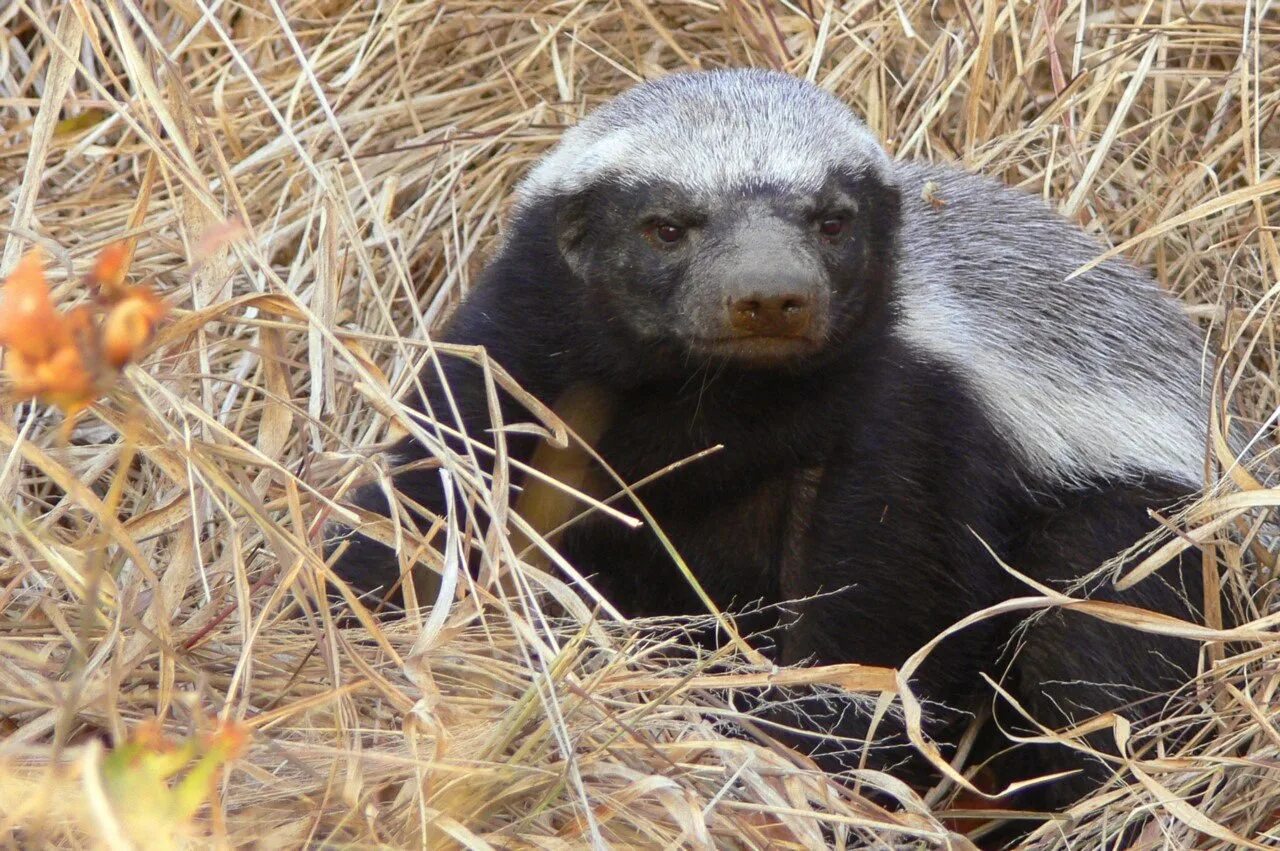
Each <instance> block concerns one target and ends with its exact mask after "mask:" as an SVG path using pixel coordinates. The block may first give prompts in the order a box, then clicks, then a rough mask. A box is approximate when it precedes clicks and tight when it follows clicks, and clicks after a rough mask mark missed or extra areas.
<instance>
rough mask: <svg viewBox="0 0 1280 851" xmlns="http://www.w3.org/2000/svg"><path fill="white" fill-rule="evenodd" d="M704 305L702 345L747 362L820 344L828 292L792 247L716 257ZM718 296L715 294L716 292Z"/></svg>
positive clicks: (819, 274) (818, 271) (815, 269)
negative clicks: (719, 258)
mask: <svg viewBox="0 0 1280 851" xmlns="http://www.w3.org/2000/svg"><path fill="white" fill-rule="evenodd" d="M713 277H714V279H716V280H715V285H714V286H712V287H709V288H708V290H709V291H710V292H708V296H710V298H708V302H710V303H707V304H704V307H703V310H701V311H699V312H701V313H702V314H703V316H704V317H705V318H704V321H703V333H702V335H701V336H702V337H703V340H702V342H703V343H704V344H705V346H704V347H706V348H710V349H712V350H714V351H715V352H716V353H718V354H721V355H727V356H729V357H733V358H737V359H741V360H748V361H782V360H786V359H789V358H793V357H798V356H802V355H805V354H808V353H811V352H813V351H814V350H816V349H818V348H820V347H821V345H822V342H823V340H824V339H825V337H826V332H827V323H828V318H827V314H828V312H829V304H830V293H829V291H828V284H827V280H826V276H825V275H824V274H823V270H822V268H821V266H820V265H819V264H818V263H816V262H814V261H813V260H811V259H810V258H809V257H807V256H805V254H804V252H802V251H798V250H795V248H794V247H792V246H786V245H777V244H772V245H771V244H769V241H768V240H765V241H763V244H761V245H758V246H753V247H750V248H746V249H745V250H739V251H735V252H733V253H732V255H730V256H728V257H724V256H722V257H721V262H720V263H719V264H718V268H717V269H716V271H715V273H713ZM717 296H718V297H717Z"/></svg>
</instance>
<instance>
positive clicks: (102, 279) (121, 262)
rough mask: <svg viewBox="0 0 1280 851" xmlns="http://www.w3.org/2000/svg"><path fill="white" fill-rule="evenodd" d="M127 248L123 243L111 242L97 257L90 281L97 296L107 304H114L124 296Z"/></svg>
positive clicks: (127, 258) (127, 257)
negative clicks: (95, 287)
mask: <svg viewBox="0 0 1280 851" xmlns="http://www.w3.org/2000/svg"><path fill="white" fill-rule="evenodd" d="M128 260H129V247H128V245H127V244H126V243H124V242H113V243H111V244H110V245H108V246H107V247H106V248H104V249H102V253H101V254H99V255H98V262H97V263H95V264H94V267H93V273H92V275H90V280H91V281H92V282H93V284H95V285H96V286H97V288H98V296H99V298H101V299H102V300H103V301H105V302H107V303H114V302H116V301H119V300H120V299H122V298H124V297H125V295H126V292H125V286H124V276H125V273H126V272H128V266H127V265H126V264H127V263H128Z"/></svg>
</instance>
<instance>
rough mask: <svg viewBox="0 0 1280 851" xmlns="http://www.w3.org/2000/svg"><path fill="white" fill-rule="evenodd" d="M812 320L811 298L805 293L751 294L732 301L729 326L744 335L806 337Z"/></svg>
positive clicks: (738, 333) (730, 303) (736, 332)
mask: <svg viewBox="0 0 1280 851" xmlns="http://www.w3.org/2000/svg"><path fill="white" fill-rule="evenodd" d="M812 321H813V310H812V307H811V301H810V299H809V298H808V297H807V296H805V295H804V294H802V293H795V292H791V293H781V294H778V295H763V294H760V295H750V296H747V297H745V298H739V299H732V300H730V302H729V326H730V327H731V328H732V329H733V331H734V333H735V334H737V335H739V336H744V337H748V336H749V337H803V336H805V335H806V334H807V333H808V331H809V326H810V324H811V323H812Z"/></svg>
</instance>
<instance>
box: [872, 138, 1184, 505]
mask: <svg viewBox="0 0 1280 851" xmlns="http://www.w3.org/2000/svg"><path fill="white" fill-rule="evenodd" d="M895 178H896V182H897V184H898V187H899V190H900V191H901V193H902V204H903V209H902V228H901V230H900V232H899V246H900V252H899V259H898V293H899V298H900V300H901V310H902V315H901V323H900V325H899V328H900V333H901V334H902V336H903V337H904V338H905V339H906V340H908V341H909V342H910V343H911V344H912V345H914V346H916V347H919V348H921V349H924V350H926V351H928V352H930V353H932V354H934V355H935V356H937V357H940V358H942V359H943V360H945V361H946V362H948V363H950V364H952V365H953V366H955V367H956V368H957V369H959V370H960V371H961V372H962V373H963V374H964V375H966V376H967V377H968V378H969V380H970V381H971V382H972V384H973V385H974V387H975V388H976V389H977V391H978V393H979V395H980V396H981V397H982V401H983V403H984V405H985V407H986V409H987V411H988V413H989V415H990V416H991V417H992V419H993V420H995V422H996V425H997V426H998V427H999V428H1000V430H1001V431H1002V432H1003V433H1004V435H1005V437H1006V438H1007V439H1009V440H1010V441H1011V442H1013V443H1014V445H1015V446H1017V447H1018V449H1020V450H1021V452H1022V454H1023V455H1024V457H1025V458H1026V460H1027V461H1028V462H1029V463H1030V464H1031V465H1032V467H1033V469H1036V470H1039V471H1041V472H1042V473H1045V474H1048V475H1050V476H1052V477H1054V478H1058V479H1062V480H1067V481H1071V480H1077V479H1081V478H1085V477H1096V476H1099V475H1102V476H1116V477H1126V478H1131V477H1134V476H1139V475H1142V474H1143V473H1144V472H1153V473H1160V474H1163V475H1166V476H1172V477H1174V478H1177V479H1181V480H1183V481H1187V482H1192V483H1194V482H1198V481H1200V479H1201V478H1203V473H1202V470H1203V466H1204V464H1203V458H1204V452H1205V425H1206V423H1207V420H1208V406H1207V402H1202V401H1201V393H1200V387H1201V378H1200V339H1199V334H1198V332H1197V331H1196V330H1195V328H1194V327H1193V326H1192V325H1191V323H1190V322H1189V321H1188V320H1187V318H1186V317H1185V315H1184V314H1183V312H1182V310H1181V307H1180V306H1179V305H1178V303H1177V302H1175V301H1174V300H1173V299H1172V298H1170V297H1169V296H1168V295H1167V294H1165V293H1164V292H1163V291H1161V290H1160V289H1159V287H1158V286H1157V285H1156V283H1155V282H1154V281H1153V280H1152V278H1151V277H1150V276H1149V275H1148V274H1147V273H1145V272H1143V271H1140V270H1139V269H1137V268H1135V267H1133V266H1132V265H1130V264H1128V263H1126V262H1123V261H1119V260H1115V261H1108V262H1106V263H1103V264H1101V265H1099V266H1097V267H1096V268H1094V269H1092V270H1090V271H1089V272H1087V273H1085V274H1083V275H1080V276H1079V277H1076V278H1072V279H1070V280H1068V277H1069V276H1070V275H1071V273H1072V272H1074V271H1075V270H1077V269H1079V268H1080V267H1081V266H1083V265H1084V264H1085V263H1087V262H1088V261H1090V260H1092V259H1094V258H1095V257H1097V255H1098V254H1099V253H1101V252H1102V250H1103V247H1102V246H1100V245H1099V244H1098V243H1097V242H1096V241H1095V240H1094V239H1093V238H1092V237H1090V236H1088V235H1087V234H1085V233H1084V232H1083V231H1082V230H1080V229H1079V228H1077V227H1076V226H1075V225H1073V224H1072V223H1070V222H1069V221H1067V220H1066V219H1064V218H1063V217H1062V216H1059V215H1058V214H1056V213H1054V212H1052V211H1051V210H1049V209H1048V208H1047V207H1046V206H1045V205H1044V204H1043V203H1042V202H1041V201H1040V199H1039V198H1036V197H1034V196H1032V195H1028V194H1025V193H1022V192H1018V191H1016V190H1013V189H1010V188H1008V187H1007V186H1004V185H1003V184H1001V183H998V182H996V181H994V180H990V179H988V178H985V177H980V176H977V175H973V174H967V173H965V172H961V171H958V170H956V169H954V168H948V167H945V166H937V165H930V164H926V163H909V162H903V163H900V164H899V165H898V166H897V168H896V170H895ZM930 183H931V184H933V185H931V186H929V191H928V195H929V198H927V199H926V198H925V194H926V192H925V187H926V184H930Z"/></svg>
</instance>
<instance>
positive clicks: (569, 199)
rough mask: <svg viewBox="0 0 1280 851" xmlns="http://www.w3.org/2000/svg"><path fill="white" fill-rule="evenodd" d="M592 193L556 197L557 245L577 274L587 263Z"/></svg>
mask: <svg viewBox="0 0 1280 851" xmlns="http://www.w3.org/2000/svg"><path fill="white" fill-rule="evenodd" d="M590 206H591V204H590V193H589V192H587V191H580V192H574V193H572V194H566V195H562V196H560V197H559V198H557V199H556V204H555V221H554V225H553V227H554V228H555V237H556V247H557V248H559V249H560V256H561V257H563V258H564V262H565V263H567V264H568V265H569V268H570V269H571V270H573V273H574V274H575V275H581V274H582V267H583V265H584V263H585V256H584V254H585V248H586V236H587V223H588V222H589V221H590V219H589V218H588V211H589V208H590Z"/></svg>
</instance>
